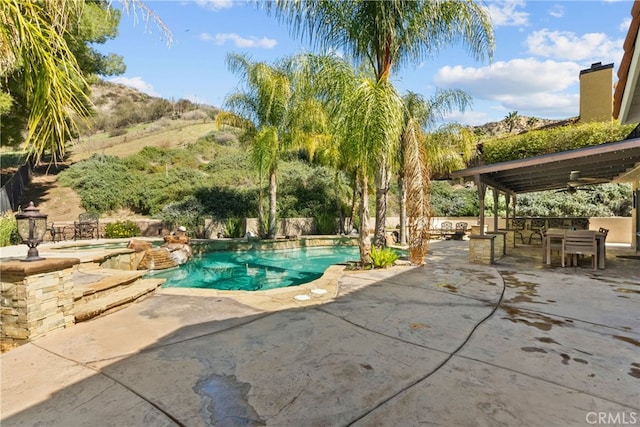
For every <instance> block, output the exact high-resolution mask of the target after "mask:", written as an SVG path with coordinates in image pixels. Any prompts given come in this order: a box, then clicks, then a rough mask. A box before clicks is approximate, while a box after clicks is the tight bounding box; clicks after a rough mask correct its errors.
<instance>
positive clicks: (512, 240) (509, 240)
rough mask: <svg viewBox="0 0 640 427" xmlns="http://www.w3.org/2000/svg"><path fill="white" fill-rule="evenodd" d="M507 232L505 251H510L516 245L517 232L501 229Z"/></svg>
mask: <svg viewBox="0 0 640 427" xmlns="http://www.w3.org/2000/svg"><path fill="white" fill-rule="evenodd" d="M500 231H503V232H504V233H505V235H504V240H505V251H506V252H505V253H508V252H509V249H511V248H515V247H516V233H515V232H514V231H513V230H500Z"/></svg>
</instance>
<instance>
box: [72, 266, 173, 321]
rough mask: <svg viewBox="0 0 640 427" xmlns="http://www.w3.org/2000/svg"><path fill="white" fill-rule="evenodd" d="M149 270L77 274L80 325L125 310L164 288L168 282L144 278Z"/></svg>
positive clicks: (90, 271)
mask: <svg viewBox="0 0 640 427" xmlns="http://www.w3.org/2000/svg"><path fill="white" fill-rule="evenodd" d="M145 273H146V271H125V270H114V269H108V268H99V269H89V270H83V271H78V272H76V273H75V274H74V286H75V290H74V317H75V321H76V323H78V322H82V321H85V320H89V319H92V318H94V317H96V316H100V315H102V314H105V313H108V312H111V311H114V310H115V309H119V308H123V307H125V306H126V305H127V304H130V303H132V302H134V301H136V300H138V299H140V298H142V297H144V296H146V295H148V294H149V293H151V292H153V291H155V290H156V288H158V286H160V285H161V284H162V283H163V282H164V280H165V279H142V278H141V277H142V276H143V275H144V274H145Z"/></svg>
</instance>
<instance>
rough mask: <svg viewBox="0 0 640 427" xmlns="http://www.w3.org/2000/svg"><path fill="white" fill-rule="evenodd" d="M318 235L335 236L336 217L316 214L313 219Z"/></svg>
mask: <svg viewBox="0 0 640 427" xmlns="http://www.w3.org/2000/svg"><path fill="white" fill-rule="evenodd" d="M313 221H314V222H315V224H316V230H317V231H318V234H336V225H337V224H336V217H335V215H333V214H328V213H324V214H318V215H315V216H314V217H313Z"/></svg>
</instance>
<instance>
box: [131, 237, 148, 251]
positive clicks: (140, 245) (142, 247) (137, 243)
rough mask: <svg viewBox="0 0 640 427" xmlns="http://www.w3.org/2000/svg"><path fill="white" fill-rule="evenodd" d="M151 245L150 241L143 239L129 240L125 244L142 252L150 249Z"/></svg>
mask: <svg viewBox="0 0 640 427" xmlns="http://www.w3.org/2000/svg"><path fill="white" fill-rule="evenodd" d="M152 247H153V245H152V244H151V242H146V241H144V240H135V239H134V240H131V241H130V242H129V244H128V245H127V248H129V249H133V250H134V251H136V252H144V251H146V250H147V249H151V248H152Z"/></svg>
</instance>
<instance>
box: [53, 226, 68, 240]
mask: <svg viewBox="0 0 640 427" xmlns="http://www.w3.org/2000/svg"><path fill="white" fill-rule="evenodd" d="M49 234H51V241H52V242H54V243H55V242H61V241H62V240H67V227H65V226H56V225H54V223H53V222H52V223H51V225H50V226H49Z"/></svg>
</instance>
